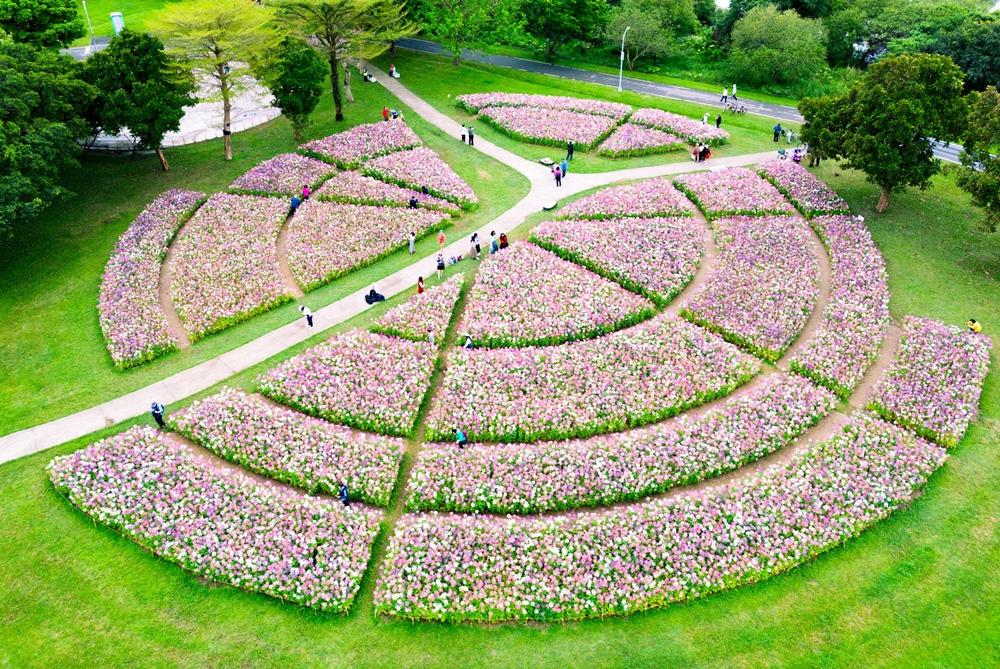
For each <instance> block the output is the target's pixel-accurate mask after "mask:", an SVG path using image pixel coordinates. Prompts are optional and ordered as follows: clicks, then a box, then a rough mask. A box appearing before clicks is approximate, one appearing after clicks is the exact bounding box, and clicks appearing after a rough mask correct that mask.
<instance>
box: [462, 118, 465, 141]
mask: <svg viewBox="0 0 1000 669" xmlns="http://www.w3.org/2000/svg"><path fill="white" fill-rule="evenodd" d="M462 144H465V124H464V123H463V124H462Z"/></svg>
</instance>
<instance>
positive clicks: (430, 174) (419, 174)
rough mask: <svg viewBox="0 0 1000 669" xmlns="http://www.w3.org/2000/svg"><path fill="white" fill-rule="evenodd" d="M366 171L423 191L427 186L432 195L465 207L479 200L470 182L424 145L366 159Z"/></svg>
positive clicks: (374, 175)
mask: <svg viewBox="0 0 1000 669" xmlns="http://www.w3.org/2000/svg"><path fill="white" fill-rule="evenodd" d="M362 171H363V172H364V173H365V174H367V175H368V176H372V177H375V178H377V179H381V180H382V181H388V182H389V183H394V184H396V185H398V186H403V187H405V188H413V189H416V190H420V189H421V188H423V187H424V186H426V187H427V190H428V191H429V192H430V194H431V195H434V196H436V197H440V198H444V199H445V200H451V201H452V202H455V203H456V204H458V205H460V206H461V207H462V208H463V209H472V208H474V207H475V206H476V205H477V204H478V203H479V199H478V198H477V197H476V194H475V193H474V192H472V188H470V187H469V184H467V183H465V181H463V180H462V177H460V176H458V175H457V174H455V171H454V170H453V169H451V167H449V166H448V163H446V162H444V161H443V160H441V158H440V157H438V155H437V154H436V153H434V152H433V151H431V150H430V149H427V148H424V147H420V148H417V149H410V150H409V151H400V152H398V153H393V154H390V155H387V156H382V157H380V158H375V159H374V160H370V161H368V162H366V163H365V164H364V167H363V168H362Z"/></svg>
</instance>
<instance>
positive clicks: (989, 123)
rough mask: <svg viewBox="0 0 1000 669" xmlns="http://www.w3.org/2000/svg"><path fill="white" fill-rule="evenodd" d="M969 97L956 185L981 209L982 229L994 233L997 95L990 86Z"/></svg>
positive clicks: (999, 181) (999, 169)
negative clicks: (967, 118)
mask: <svg viewBox="0 0 1000 669" xmlns="http://www.w3.org/2000/svg"><path fill="white" fill-rule="evenodd" d="M971 97H972V100H971V103H970V105H969V123H968V127H967V128H966V130H965V136H964V137H963V141H964V145H965V146H964V149H965V150H964V151H963V152H962V169H961V170H960V171H959V173H958V177H957V182H958V187H959V188H961V189H962V190H964V191H965V192H966V193H968V194H969V195H971V196H972V204H974V205H976V206H977V207H979V208H980V209H983V210H984V212H985V216H984V217H983V221H982V223H983V227H984V228H985V229H986V230H988V231H990V232H996V231H997V228H1000V157H997V155H996V150H997V147H1000V93H997V89H996V87H995V86H990V87H989V88H987V89H986V90H985V91H984V92H982V93H973V94H972V96H971Z"/></svg>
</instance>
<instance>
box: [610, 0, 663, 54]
mask: <svg viewBox="0 0 1000 669" xmlns="http://www.w3.org/2000/svg"><path fill="white" fill-rule="evenodd" d="M646 5H647V3H644V2H642V0H624V2H622V4H620V5H619V6H618V7H615V8H614V9H613V10H612V11H611V20H610V21H609V22H608V27H607V29H606V30H605V40H607V42H608V43H609V44H610V45H611V46H613V47H619V46H620V44H621V39H622V34H623V33H624V32H625V29H626V28H628V29H629V31H628V36H627V38H626V40H625V65H626V66H627V67H628V69H630V70H632V69H635V64H636V62H638V60H639V59H640V58H662V57H665V56H666V55H667V54H669V53H670V45H671V44H672V43H673V40H674V32H673V30H671V28H670V26H669V23H668V22H669V16H667V15H666V12H664V11H663V10H662V9H660V8H658V7H655V6H652V7H650V6H646Z"/></svg>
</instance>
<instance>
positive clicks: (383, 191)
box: [315, 171, 462, 212]
mask: <svg viewBox="0 0 1000 669" xmlns="http://www.w3.org/2000/svg"><path fill="white" fill-rule="evenodd" d="M315 196H316V197H318V198H319V199H321V200H330V201H332V202H347V203H350V204H370V205H375V206H387V205H409V203H410V198H414V197H415V198H417V204H418V205H419V206H421V207H423V208H425V209H438V210H440V211H447V212H459V211H461V210H462V208H461V207H459V206H458V205H457V204H455V203H454V202H449V201H448V200H442V199H441V198H439V197H434V196H433V195H424V194H423V193H421V192H419V191H415V190H412V189H410V188H403V187H402V186H397V185H395V184H388V183H386V182H384V181H379V180H378V179H373V178H372V177H366V176H365V175H363V174H361V173H360V172H354V171H347V172H339V173H337V174H335V175H334V176H333V177H331V178H330V179H328V180H327V181H326V182H324V183H323V185H322V186H320V187H319V190H317V191H316V193H315Z"/></svg>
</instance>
